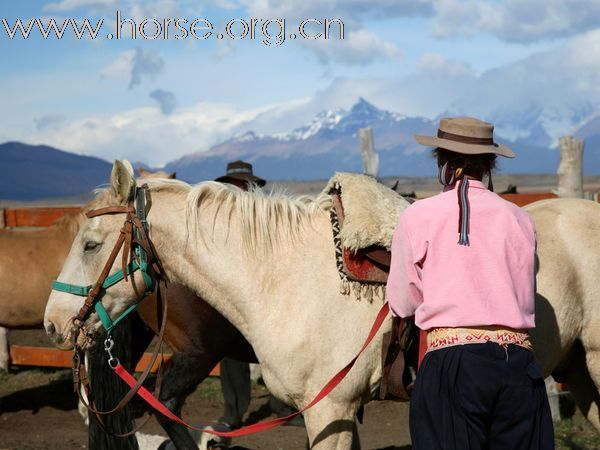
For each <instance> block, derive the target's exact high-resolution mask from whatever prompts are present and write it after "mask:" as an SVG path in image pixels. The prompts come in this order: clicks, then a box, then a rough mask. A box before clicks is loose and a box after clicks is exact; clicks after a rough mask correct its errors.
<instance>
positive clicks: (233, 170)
mask: <svg viewBox="0 0 600 450" xmlns="http://www.w3.org/2000/svg"><path fill="white" fill-rule="evenodd" d="M232 173H250V174H251V173H252V170H251V169H243V168H239V169H229V170H227V175H229V174H232Z"/></svg>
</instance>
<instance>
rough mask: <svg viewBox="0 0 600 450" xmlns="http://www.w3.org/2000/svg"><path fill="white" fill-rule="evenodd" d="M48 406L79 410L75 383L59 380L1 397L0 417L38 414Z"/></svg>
mask: <svg viewBox="0 0 600 450" xmlns="http://www.w3.org/2000/svg"><path fill="white" fill-rule="evenodd" d="M46 406H49V407H51V408H55V409H59V410H62V411H70V410H73V409H77V396H75V395H73V382H72V381H70V380H69V379H59V380H55V381H52V382H50V383H48V384H44V385H42V386H36V387H33V388H28V389H22V390H20V391H18V392H13V393H12V394H8V395H5V396H4V397H0V415H2V414H4V413H12V412H18V411H23V410H30V411H31V412H32V413H33V414H36V413H37V412H38V411H39V410H40V409H41V408H43V407H46Z"/></svg>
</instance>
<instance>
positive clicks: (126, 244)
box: [52, 184, 167, 437]
mask: <svg viewBox="0 0 600 450" xmlns="http://www.w3.org/2000/svg"><path fill="white" fill-rule="evenodd" d="M151 207H152V198H151V196H150V190H149V188H148V186H147V185H146V184H144V185H143V186H141V187H137V186H136V187H134V188H132V191H131V194H130V196H129V199H128V202H127V205H120V206H108V207H105V208H99V209H95V210H92V211H89V212H87V213H86V217H87V218H88V219H91V218H94V217H100V216H104V215H108V214H125V221H124V223H123V226H122V227H121V229H120V233H119V237H118V239H117V242H116V243H115V246H114V247H113V249H112V251H111V253H110V255H109V257H108V260H107V261H106V263H105V264H104V268H103V269H102V272H101V273H100V276H99V277H98V280H97V281H96V283H94V284H93V285H86V286H84V285H77V284H70V283H63V282H61V281H58V280H56V281H54V282H53V283H52V289H53V290H55V291H59V292H66V293H68V294H72V295H77V296H80V297H86V299H85V301H84V304H83V306H82V307H81V309H80V310H79V312H78V314H77V316H76V317H75V319H74V320H73V326H72V328H71V341H72V343H73V348H74V354H73V382H74V385H75V390H76V391H77V393H78V395H79V397H80V399H81V401H82V402H83V403H84V405H85V406H86V407H87V408H88V409H89V410H90V411H92V412H93V413H94V414H95V416H96V418H97V419H98V422H99V424H100V426H101V427H102V428H105V427H104V424H103V421H102V419H101V417H100V416H101V415H107V414H113V413H115V412H117V411H119V410H121V409H122V408H124V407H125V405H127V403H128V402H129V401H130V400H131V399H132V398H133V396H135V394H136V393H137V391H138V390H139V389H140V387H141V386H142V384H143V382H144V381H145V379H146V377H147V376H148V374H149V373H150V370H151V368H152V367H153V366H154V364H155V362H156V359H157V357H158V354H159V353H160V352H161V348H162V342H163V337H164V331H165V327H166V323H167V302H166V299H164V300H165V301H164V302H163V296H162V295H161V289H160V283H161V282H162V283H163V284H164V285H165V287H166V283H167V278H166V275H165V272H164V270H163V269H162V265H161V263H160V259H159V258H158V255H157V253H156V249H155V248H154V245H153V244H152V241H151V240H150V238H149V236H148V231H149V228H148V222H147V220H146V218H147V215H148V212H149V211H150V208H151ZM121 249H123V252H122V257H121V268H120V269H118V270H117V271H116V272H114V273H112V274H110V271H111V269H112V266H113V265H114V263H115V261H116V260H117V257H118V255H119V252H120V251H121ZM136 271H139V272H140V274H141V275H142V278H143V280H144V285H145V287H144V291H143V293H142V295H141V298H139V299H138V301H137V302H135V303H134V304H133V305H131V306H130V307H128V308H127V309H126V310H125V311H124V312H123V313H122V314H121V315H119V316H118V317H117V318H116V319H112V318H111V317H110V315H109V314H108V312H107V311H106V308H105V307H104V305H103V304H102V298H103V297H104V294H105V292H106V290H107V289H108V288H110V287H112V286H114V285H116V284H118V283H120V282H121V281H125V282H129V278H130V277H133V274H134V273H135V272H136ZM132 284H133V283H132ZM134 289H135V286H134ZM155 290H156V293H157V316H158V323H159V324H160V331H159V333H158V338H159V344H158V345H157V346H156V348H155V351H154V353H153V355H152V357H151V358H150V362H149V363H148V366H147V367H146V368H145V370H144V372H143V373H142V375H141V377H140V378H139V380H138V382H137V383H136V385H135V386H133V387H132V388H131V389H130V391H129V392H128V393H127V394H126V395H125V397H124V398H123V399H121V401H120V402H119V403H118V404H117V406H116V407H114V408H113V409H111V410H110V411H98V410H97V409H96V408H95V406H94V405H93V400H92V393H91V390H90V387H89V381H88V379H87V376H86V374H85V371H84V369H83V365H84V358H83V351H82V349H81V346H80V344H79V335H80V333H81V330H82V328H83V325H84V323H85V321H86V320H87V319H88V318H89V317H90V315H91V314H92V312H93V311H95V312H96V313H97V314H98V316H99V318H100V320H101V322H102V325H103V326H104V328H105V329H106V334H107V337H106V339H105V340H104V350H105V351H106V353H107V355H108V365H109V366H110V367H111V368H112V369H115V368H116V367H117V366H119V365H120V363H119V360H118V358H117V357H116V356H115V355H113V353H112V349H113V347H114V341H113V339H112V336H111V331H112V330H113V328H114V327H115V326H116V325H117V324H118V323H119V322H120V321H121V320H123V319H124V318H125V317H126V316H128V315H129V314H130V313H131V312H133V311H134V310H135V308H136V307H137V306H138V305H139V304H140V302H141V301H142V300H143V299H144V298H146V297H148V296H149V295H151V294H152V293H153V292H154V291H155ZM81 385H83V387H84V388H85V390H86V394H87V397H88V399H89V400H90V401H89V402H87V401H86V399H84V398H83V397H82V395H81V392H80V386H81ZM159 388H160V383H159V382H157V389H159ZM142 425H143V424H142ZM139 428H141V425H140V426H139V427H136V430H137V429H139ZM136 430H133V431H131V432H129V433H126V434H123V435H117V436H121V437H124V436H128V435H130V434H133V433H134V432H135V431H136ZM105 431H107V430H106V429H105ZM107 432H108V431H107Z"/></svg>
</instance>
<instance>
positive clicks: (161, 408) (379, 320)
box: [115, 302, 389, 438]
mask: <svg viewBox="0 0 600 450" xmlns="http://www.w3.org/2000/svg"><path fill="white" fill-rule="evenodd" d="M388 312H389V308H388V304H387V302H386V303H384V305H383V306H382V307H381V309H380V310H379V313H377V317H376V319H375V323H373V326H372V327H371V331H370V332H369V336H368V337H367V340H366V341H365V343H364V344H363V346H362V348H361V349H360V351H359V352H358V354H357V355H356V356H355V357H354V358H353V359H352V361H350V362H349V363H348V364H347V365H346V367H344V368H343V369H342V370H340V371H339V372H338V373H337V374H335V376H334V377H333V378H332V379H331V380H330V381H329V383H327V384H326V385H325V387H324V388H323V389H321V391H320V392H319V393H318V394H317V396H316V397H315V398H314V400H313V401H312V402H310V403H309V404H308V405H306V406H305V407H304V408H303V409H301V410H300V411H297V412H295V413H293V414H290V415H289V416H286V417H280V418H277V419H274V420H269V421H267V422H258V423H255V424H252V425H248V426H247V427H242V428H239V429H237V430H234V431H227V432H222V431H214V430H207V429H206V428H202V427H193V426H191V425H188V424H187V423H185V422H184V421H183V420H182V419H181V418H179V417H177V416H176V415H175V414H173V413H172V412H171V411H170V410H169V409H168V408H167V407H166V406H165V405H163V404H162V403H161V402H160V401H159V400H158V399H157V398H156V397H154V395H152V394H151V393H150V391H148V390H147V389H146V388H145V387H143V386H142V387H141V388H140V389H139V390H138V392H137V394H138V395H139V396H140V397H142V398H143V399H144V400H145V401H146V402H147V403H148V404H149V405H150V406H152V407H153V408H154V409H155V410H156V411H158V412H159V413H161V414H162V415H164V416H166V417H168V418H169V419H171V420H173V421H175V422H177V423H180V424H181V425H183V426H185V427H187V428H190V429H192V430H197V431H202V432H203V433H210V434H214V435H217V436H222V437H232V438H233V437H239V436H246V435H249V434H255V433H260V432H261V431H266V430H270V429H271V428H275V427H277V426H279V425H282V424H284V423H286V422H287V421H289V420H291V419H293V418H294V417H296V416H297V415H298V414H302V413H303V412H304V411H306V410H307V409H309V408H312V407H313V406H315V405H316V404H317V403H319V402H320V401H321V400H323V398H325V397H327V395H328V394H329V393H330V392H331V391H333V389H334V388H335V387H336V386H337V385H338V384H340V382H341V381H342V380H343V379H344V377H345V376H346V375H347V374H348V372H350V369H352V367H353V366H354V363H355V362H356V360H357V359H358V357H359V356H360V355H361V353H362V352H363V351H364V350H365V349H366V348H367V346H368V345H369V344H370V343H371V341H372V340H373V338H374V337H375V335H376V334H377V331H379V329H380V328H381V325H383V322H384V320H385V318H386V317H387V315H388ZM115 373H116V374H117V375H118V376H119V377H121V379H122V380H123V381H125V383H127V384H128V385H129V386H130V387H133V386H135V384H136V379H135V378H134V377H133V376H132V375H131V374H130V373H129V372H127V370H126V369H125V368H124V367H123V366H122V365H121V364H118V365H117V367H115Z"/></svg>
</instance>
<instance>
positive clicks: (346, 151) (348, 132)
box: [166, 98, 436, 181]
mask: <svg viewBox="0 0 600 450" xmlns="http://www.w3.org/2000/svg"><path fill="white" fill-rule="evenodd" d="M364 127H371V128H373V132H374V135H375V145H376V147H377V149H378V150H379V151H381V152H382V153H387V154H388V155H389V156H393V157H394V158H395V157H396V156H398V157H399V156H400V155H403V154H405V155H408V156H409V157H410V155H412V154H417V153H419V152H421V151H422V150H423V149H422V148H420V146H418V145H417V144H416V143H415V142H414V140H413V138H412V133H433V132H435V129H436V124H435V123H434V122H433V121H431V120H429V119H425V118H421V117H415V118H410V117H406V116H402V115H400V114H397V113H394V112H390V111H385V110H382V109H379V108H377V107H376V106H374V105H373V104H371V103H369V102H368V101H366V100H365V99H363V98H359V99H358V101H357V102H356V103H355V104H354V105H353V106H352V108H350V110H348V111H346V110H342V109H336V110H324V111H321V112H320V113H318V114H317V115H316V116H315V117H314V118H313V119H312V120H311V121H310V122H309V123H307V124H305V125H302V126H300V127H298V128H295V129H293V130H291V131H289V132H286V133H277V134H272V135H263V134H257V133H254V132H253V131H247V132H245V133H242V134H239V135H236V136H233V137H232V138H231V139H228V140H226V141H225V142H222V143H221V144H218V145H215V146H213V147H212V148H211V149H209V150H208V151H205V152H197V153H193V154H190V155H186V156H184V157H183V158H180V159H178V160H176V161H173V162H171V163H169V164H167V166H166V170H172V171H177V173H178V175H179V176H180V177H182V178H183V179H185V180H188V181H198V180H202V179H211V178H215V177H217V176H219V175H221V174H222V173H223V171H224V170H225V167H226V164H227V162H228V161H232V160H235V159H243V160H246V161H248V162H251V163H253V164H254V165H255V172H256V173H258V174H260V175H261V176H264V177H266V178H269V179H284V178H290V179H315V178H327V177H329V176H330V175H331V174H332V173H333V172H334V171H336V170H337V171H339V170H346V171H360V170H361V168H362V163H361V160H360V154H359V144H358V129H359V128H364ZM392 153H394V154H397V155H392ZM384 163H385V158H384V160H383V164H382V167H384ZM386 170H387V172H390V173H391V172H393V171H394V168H393V167H388V168H386V169H385V170H382V175H385V172H386Z"/></svg>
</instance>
